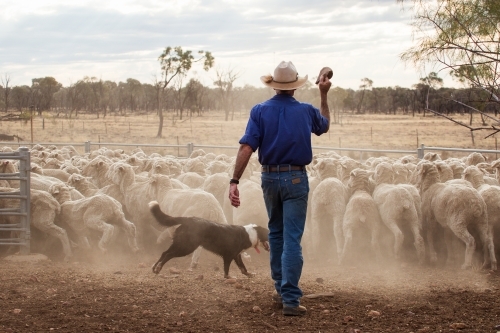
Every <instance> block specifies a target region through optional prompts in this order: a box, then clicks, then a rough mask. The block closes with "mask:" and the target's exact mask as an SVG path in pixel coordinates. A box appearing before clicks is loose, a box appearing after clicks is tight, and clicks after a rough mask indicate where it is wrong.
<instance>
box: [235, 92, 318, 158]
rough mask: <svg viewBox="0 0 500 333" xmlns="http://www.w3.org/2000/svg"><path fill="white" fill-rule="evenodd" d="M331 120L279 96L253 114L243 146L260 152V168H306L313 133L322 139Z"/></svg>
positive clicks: (259, 105) (249, 120) (305, 104)
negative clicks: (269, 166) (274, 166)
mask: <svg viewBox="0 0 500 333" xmlns="http://www.w3.org/2000/svg"><path fill="white" fill-rule="evenodd" d="M327 128H328V119H326V118H325V117H323V116H322V115H321V113H320V111H319V110H318V109H317V108H315V107H314V106H312V105H311V104H307V103H301V102H299V101H297V100H296V99H295V98H294V97H293V96H290V95H286V94H280V95H275V96H274V97H273V98H271V99H269V100H267V101H265V102H263V103H260V104H257V105H256V106H254V107H253V108H252V110H251V111H250V118H249V119H248V124H247V128H246V130H245V135H243V137H242V138H241V139H240V141H239V143H240V144H247V145H249V146H250V147H252V149H253V151H256V150H257V149H259V162H260V164H261V165H282V164H292V165H307V164H309V163H311V161H312V146H311V133H314V134H316V135H321V134H323V133H325V132H326V130H327Z"/></svg>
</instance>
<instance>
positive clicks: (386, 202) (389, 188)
mask: <svg viewBox="0 0 500 333" xmlns="http://www.w3.org/2000/svg"><path fill="white" fill-rule="evenodd" d="M373 178H374V181H375V184H376V187H375V190H374V191H373V199H374V200H375V202H376V204H377V207H378V211H379V213H380V217H381V218H382V222H383V223H384V224H385V225H386V226H387V227H388V228H389V230H391V232H392V233H393V234H394V239H395V242H394V255H395V257H396V259H399V257H400V254H401V247H402V245H403V240H404V235H403V233H402V232H401V229H400V227H399V226H398V224H401V225H403V224H405V225H407V226H408V227H410V229H411V232H412V234H413V239H414V243H413V244H414V246H415V249H416V251H417V257H418V259H419V262H420V263H423V261H424V259H425V245H424V240H423V238H422V235H421V232H422V223H421V219H420V218H419V212H418V203H416V202H415V199H414V198H413V195H412V193H411V192H410V191H409V190H408V189H406V188H405V187H408V186H403V185H394V184H393V170H392V165H391V164H390V163H388V162H382V163H379V164H378V165H377V166H376V167H375V174H374V177H373Z"/></svg>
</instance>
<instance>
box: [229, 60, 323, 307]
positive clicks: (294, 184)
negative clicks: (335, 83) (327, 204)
mask: <svg viewBox="0 0 500 333" xmlns="http://www.w3.org/2000/svg"><path fill="white" fill-rule="evenodd" d="M261 81H262V82H263V83H264V84H265V85H266V86H268V87H271V88H273V89H274V90H275V91H276V95H275V96H274V97H273V98H271V99H270V100H268V101H266V102H264V103H261V104H257V105H256V106H254V107H253V108H252V110H251V112H250V118H249V120H248V124H247V128H246V131H245V135H244V136H243V137H242V138H241V140H240V141H239V143H240V148H239V151H238V155H237V157H236V165H235V169H234V173H233V178H232V179H231V181H230V189H229V199H230V200H231V204H232V205H233V206H234V207H238V206H239V205H240V198H239V191H238V187H237V185H238V183H239V179H240V177H241V175H242V174H243V171H244V170H245V167H246V166H247V164H248V161H249V159H250V156H251V155H252V153H253V152H254V151H255V150H257V149H259V162H260V164H261V165H262V190H263V193H264V201H265V203H266V209H267V214H268V217H269V225H268V226H269V245H270V248H271V250H270V259H271V277H272V279H273V280H274V284H275V288H276V293H275V294H274V296H273V299H274V300H275V301H276V302H281V303H282V304H283V314H284V315H290V316H299V315H304V314H305V313H306V311H307V310H306V308H305V307H304V306H301V305H300V297H302V291H301V289H300V288H299V285H298V284H299V279H300V275H301V273H302V265H303V258H302V247H301V245H300V241H301V239H302V235H303V233H304V225H305V220H306V213H307V197H308V193H309V182H308V178H307V173H306V169H305V167H306V165H308V164H309V163H311V161H312V148H311V133H314V134H316V135H321V134H323V133H326V132H328V129H329V126H330V111H329V108H328V102H327V94H328V90H329V89H330V86H331V82H330V80H329V79H328V77H327V75H326V74H325V75H321V77H320V78H319V91H320V96H321V111H320V110H318V109H317V108H315V107H313V106H312V105H310V104H306V103H301V102H298V101H297V100H296V99H295V98H294V97H293V95H294V92H295V90H296V89H297V88H299V87H301V86H302V85H304V84H305V83H306V82H307V75H306V76H305V77H299V75H298V73H297V70H296V69H295V66H294V65H293V64H292V63H291V62H285V61H282V62H281V63H280V64H279V65H278V67H276V69H275V71H274V75H273V76H271V75H268V76H263V77H261Z"/></svg>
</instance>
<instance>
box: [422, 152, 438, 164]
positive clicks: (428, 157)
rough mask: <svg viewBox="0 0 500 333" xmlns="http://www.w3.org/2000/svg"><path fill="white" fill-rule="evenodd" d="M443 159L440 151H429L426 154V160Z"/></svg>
mask: <svg viewBox="0 0 500 333" xmlns="http://www.w3.org/2000/svg"><path fill="white" fill-rule="evenodd" d="M440 159H441V156H439V154H438V153H432V152H428V153H425V155H424V160H426V161H431V162H432V161H437V160H440Z"/></svg>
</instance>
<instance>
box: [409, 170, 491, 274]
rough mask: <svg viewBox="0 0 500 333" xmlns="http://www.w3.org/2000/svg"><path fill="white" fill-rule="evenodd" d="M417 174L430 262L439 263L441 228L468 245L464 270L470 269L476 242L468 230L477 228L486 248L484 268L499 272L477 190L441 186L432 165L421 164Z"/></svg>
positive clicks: (458, 186) (449, 246) (483, 206)
mask: <svg viewBox="0 0 500 333" xmlns="http://www.w3.org/2000/svg"><path fill="white" fill-rule="evenodd" d="M417 171H418V173H417V185H418V187H419V188H420V194H421V197H422V215H423V219H424V221H426V224H427V225H426V227H427V242H428V246H429V252H430V259H431V262H436V261H437V254H436V251H435V250H434V241H433V237H434V235H433V232H434V228H435V227H436V225H437V224H440V225H441V226H442V227H444V228H446V229H447V230H451V231H452V232H453V234H455V235H456V236H457V237H458V238H459V239H461V240H462V241H463V242H464V243H465V245H466V250H465V261H464V264H463V265H462V269H467V268H470V267H471V266H472V256H473V254H474V249H475V240H474V237H472V235H471V234H470V233H469V231H468V230H467V226H469V225H472V224H475V225H476V226H477V228H478V231H479V234H480V237H481V240H482V241H483V243H484V244H485V247H486V248H487V251H485V253H484V256H485V260H484V265H487V263H488V262H490V263H491V269H492V270H496V265H497V262H496V259H495V252H494V247H493V240H492V238H491V237H490V233H489V230H488V213H487V208H486V203H485V202H484V199H483V198H482V197H481V195H480V194H479V193H478V192H477V191H476V190H475V189H473V188H470V187H467V186H463V185H449V184H444V183H441V182H440V179H439V173H438V170H437V168H436V166H435V165H433V164H432V163H421V164H420V165H419V167H418V169H417ZM447 246H448V251H450V252H449V254H451V253H452V252H451V251H452V249H451V244H450V243H449V242H447ZM488 255H489V257H488ZM450 257H451V256H449V257H448V259H450Z"/></svg>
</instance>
